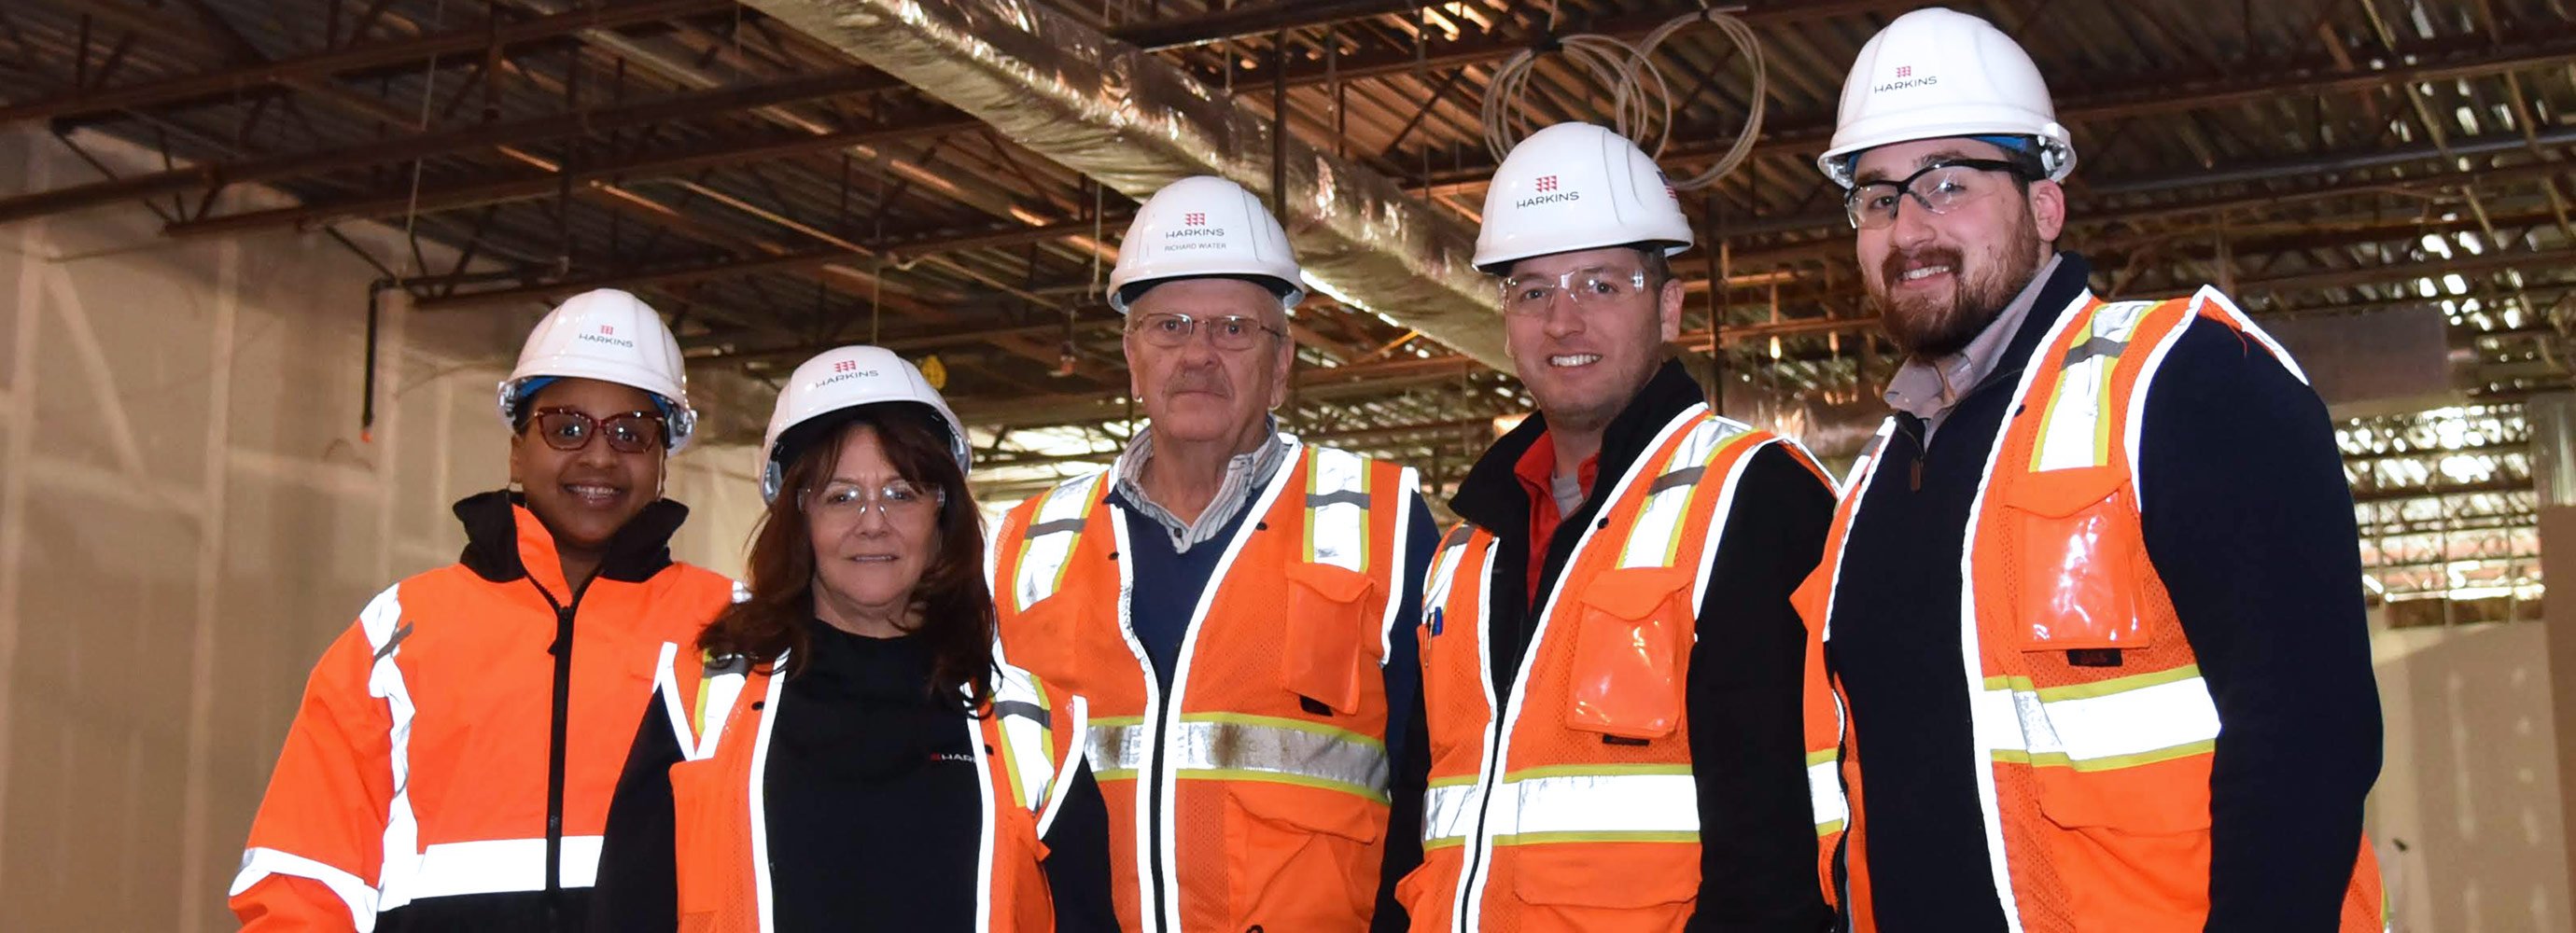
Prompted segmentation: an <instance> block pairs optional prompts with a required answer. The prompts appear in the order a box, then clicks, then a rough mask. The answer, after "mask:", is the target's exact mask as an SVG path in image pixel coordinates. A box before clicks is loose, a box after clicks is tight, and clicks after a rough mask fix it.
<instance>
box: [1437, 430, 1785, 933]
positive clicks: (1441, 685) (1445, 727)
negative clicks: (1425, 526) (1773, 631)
mask: <svg viewBox="0 0 2576 933" xmlns="http://www.w3.org/2000/svg"><path fill="white" fill-rule="evenodd" d="M1772 445H1779V446H1780V447H1781V448H1782V449H1784V450H1787V451H1789V452H1790V453H1791V454H1792V455H1794V456H1796V457H1797V458H1798V459H1799V460H1800V462H1803V463H1806V464H1807V465H1808V467H1809V469H1815V464H1814V462H1813V460H1812V459H1811V458H1809V457H1808V456H1807V454H1806V452H1805V451H1804V450H1802V449H1800V448H1799V447H1798V446H1797V444H1796V443H1794V442H1791V441H1788V440H1785V439H1783V438H1780V437H1778V436H1776V435H1773V434H1771V433H1769V432H1766V431H1757V430H1754V429H1753V428H1750V427H1747V426H1745V425H1743V424H1739V423H1736V422H1733V421H1729V420H1726V419H1724V418H1720V417H1717V416H1715V415H1712V414H1710V413H1709V412H1708V406H1706V405H1693V406H1691V407H1690V409H1688V410H1686V411H1684V412H1682V413H1681V414H1679V415H1677V416H1675V417H1674V418H1673V419H1672V420H1671V421H1669V422H1667V423H1666V424H1665V425H1664V427H1663V429H1662V431H1661V433H1659V434H1658V435H1657V436H1656V438H1655V440H1654V442H1653V443H1651V444H1649V445H1647V447H1646V451H1647V452H1646V453H1645V454H1644V455H1643V456H1640V457H1638V458H1637V460H1636V462H1635V463H1633V464H1631V465H1630V466H1629V467H1628V470H1627V472H1626V473H1624V474H1623V475H1621V476H1620V477H1619V481H1618V484H1617V485H1615V486H1612V487H1611V488H1610V492H1609V496H1608V499H1607V505H1605V506H1604V507H1603V508H1602V510H1601V512H1600V517H1599V519H1598V520H1596V521H1595V522H1593V524H1592V526H1591V527H1589V528H1586V529H1584V531H1583V535H1582V537H1581V538H1580V539H1579V540H1578V541H1577V542H1576V543H1575V546H1574V552H1573V553H1572V554H1571V555H1570V556H1568V557H1567V558H1566V562H1565V568H1566V569H1565V572H1564V574H1563V576H1562V578H1561V580H1562V582H1561V583H1560V584H1559V585H1558V586H1556V587H1555V588H1554V590H1553V591H1552V592H1551V594H1550V596H1549V597H1548V602H1547V605H1546V606H1545V607H1544V608H1543V610H1542V611H1540V612H1539V614H1538V619H1539V623H1538V628H1537V629H1536V630H1535V632H1534V633H1533V634H1532V635H1531V637H1530V639H1531V646H1530V648H1529V650H1528V653H1527V654H1526V655H1525V656H1524V657H1523V658H1522V660H1521V667H1520V673H1519V675H1518V676H1517V678H1516V679H1515V680H1514V681H1513V682H1512V686H1511V692H1510V695H1509V696H1507V697H1498V696H1497V691H1496V690H1495V689H1494V684H1493V680H1492V677H1491V675H1490V672H1491V670H1492V665H1491V664H1490V663H1489V661H1488V660H1487V658H1488V651H1489V648H1488V645H1487V643H1486V634H1487V633H1486V618H1485V606H1486V601H1487V599H1488V595H1489V590H1490V588H1491V587H1492V586H1493V585H1494V583H1493V565H1494V561H1495V558H1496V554H1497V552H1498V548H1497V547H1496V544H1497V541H1498V540H1499V539H1497V538H1496V537H1495V536H1494V534H1493V533H1492V532H1490V531H1487V530H1485V529H1483V528H1478V527H1475V526H1472V525H1461V526H1459V527H1458V528H1456V529H1453V530H1452V531H1451V532H1450V534H1449V536H1448V537H1447V538H1446V539H1445V540H1444V541H1443V542H1442V545H1441V550H1440V552H1439V554H1438V555H1436V556H1435V557H1434V558H1433V560H1432V565H1431V574H1430V577H1429V582H1428V585H1427V587H1426V589H1425V591H1424V596H1423V604H1424V605H1425V606H1427V607H1430V608H1429V609H1427V610H1426V612H1425V615H1424V621H1423V624H1422V632H1421V637H1420V639H1419V641H1420V644H1421V645H1422V670H1423V674H1422V681H1423V696H1424V700H1425V704H1426V707H1427V709H1426V710H1425V712H1426V713H1427V718H1428V721H1429V728H1430V734H1429V740H1430V743H1431V774H1430V778H1431V780H1430V790H1429V792H1428V794H1427V796H1426V799H1425V800H1424V803H1423V812H1424V816H1423V829H1422V838H1423V843H1422V847H1423V862H1422V866H1421V867H1420V868H1417V869H1415V870H1414V872H1413V873H1412V874H1410V875H1407V876H1405V879H1404V881H1403V883H1402V884H1401V886H1399V888H1398V889H1397V896H1398V897H1400V898H1402V899H1403V901H1404V903H1405V905H1406V909H1407V910H1408V911H1409V913H1410V915H1411V918H1412V922H1413V929H1414V930H1417V931H1432V930H1444V931H1457V933H1472V931H1478V930H1496V931H1502V933H1540V931H1560V930H1562V931H1585V930H1614V929H1615V930H1623V931H1656V930H1679V929H1681V928H1682V926H1683V925H1684V924H1685V923H1687V922H1688V921H1689V919H1690V917H1691V913H1692V911H1693V909H1694V908H1695V906H1696V904H1697V901H1698V897H1699V881H1700V877H1699V825H1700V823H1699V796H1698V788H1697V785H1696V784H1694V783H1693V781H1692V778H1691V754H1690V728H1689V722H1688V719H1689V717H1688V712H1687V705H1686V703H1685V701H1684V695H1683V691H1684V687H1685V685H1686V684H1687V683H1688V681H1689V674H1690V649H1691V645H1692V644H1693V643H1694V641H1695V640H1696V638H1697V634H1698V625H1697V622H1698V619H1699V610H1700V606H1701V604H1702V602H1703V601H1704V600H1705V599H1706V598H1707V596H1708V593H1707V592H1706V591H1707V587H1708V568H1709V564H1710V561H1711V560H1712V559H1713V558H1714V557H1715V556H1716V554H1717V548H1718V540H1719V538H1720V536H1721V530H1722V529H1723V528H1724V527H1725V517H1726V515H1727V514H1728V511H1729V510H1730V509H1731V508H1732V506H1733V502H1734V497H1735V493H1736V489H1737V486H1738V483H1739V481H1740V480H1741V479H1742V477H1743V473H1744V468H1745V466H1746V465H1747V464H1749V463H1751V462H1752V461H1753V455H1754V454H1755V453H1757V452H1759V451H1760V450H1761V449H1762V448H1764V447H1768V446H1772ZM1817 478H1818V481H1819V482H1822V481H1824V478H1823V474H1822V472H1821V471H1818V474H1817ZM1721 596H1722V594H1721ZM1498 699H1499V700H1500V701H1501V709H1502V716H1501V720H1500V724H1499V725H1497V720H1496V716H1495V708H1496V702H1497V700H1498Z"/></svg>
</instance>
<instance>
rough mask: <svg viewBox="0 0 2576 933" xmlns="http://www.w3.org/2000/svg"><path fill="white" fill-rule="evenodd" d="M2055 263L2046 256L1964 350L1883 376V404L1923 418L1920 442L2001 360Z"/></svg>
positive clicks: (1926, 439)
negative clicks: (1887, 377) (2041, 263)
mask: <svg viewBox="0 0 2576 933" xmlns="http://www.w3.org/2000/svg"><path fill="white" fill-rule="evenodd" d="M2057 263H2058V257H2056V256H2054V255H2052V256H2050V257H2048V263H2047V264H2046V265H2043V266H2040V267H2039V271H2038V272H2036V273H2034V274H2032V275H2031V277H2030V283H2029V284H2027V285H2023V286H2022V287H2021V294H2018V295H2014V296H2013V300H2012V302H2011V303H2009V304H2006V305H2004V310H2003V313H2001V314H1997V315H1995V320H1994V323H1991V324H1987V325H1986V329H1985V330H1983V331H1980V332H1978V334H1977V339H1975V340H1971V341H1968V346H1967V348H1966V349H1963V350H1960V351H1959V352H1957V353H1953V354H1950V355H1949V356H1945V357H1942V358H1940V359H1937V360H1932V361H1929V362H1926V361H1924V360H1921V359H1907V360H1906V361H1905V365H1903V366H1900V367H1897V370H1896V375H1895V376H1893V377H1891V378H1889V379H1888V380H1887V391H1886V392H1883V393H1880V397H1881V398H1885V399H1886V400H1887V404H1888V407H1890V408H1894V409H1896V410H1897V411H1901V412H1904V413H1906V414H1909V415H1913V416H1914V417H1917V418H1921V419H1923V442H1924V443H1925V444H1930V443H1931V442H1932V432H1934V431H1937V430H1940V428H1941V420H1942V419H1944V418H1947V417H1949V415H1950V409H1951V408H1954V407H1956V406H1957V405H1958V404H1959V397H1960V396H1962V395H1965V394H1967V393H1968V391H1969V390H1971V389H1974V388H1976V387H1977V384H1978V383H1981V382H1984V381H1986V377H1988V376H1992V375H1994V374H1995V370H1996V368H1998V367H2001V366H2002V365H2003V362H2004V360H2003V356H2004V350H2005V349H2006V348H2008V347H2010V346H2012V339H2013V335H2015V334H2018V333H2021V325H2022V323H2023V322H2025V321H2028V320H2029V319H2030V310H2031V305H2032V304H2034V303H2036V302H2038V301H2039V290H2040V288H2041V287H2042V286H2044V285H2047V284H2048V279H2049V277H2050V276H2053V275H2056V274H2057Z"/></svg>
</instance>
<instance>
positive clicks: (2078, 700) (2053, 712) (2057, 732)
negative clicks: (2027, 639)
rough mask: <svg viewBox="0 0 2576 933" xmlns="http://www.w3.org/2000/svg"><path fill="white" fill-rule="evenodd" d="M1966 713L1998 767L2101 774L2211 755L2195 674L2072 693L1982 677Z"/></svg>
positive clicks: (2207, 712) (2209, 726) (2212, 706)
mask: <svg viewBox="0 0 2576 933" xmlns="http://www.w3.org/2000/svg"><path fill="white" fill-rule="evenodd" d="M1985 687H1986V689H1985V690H1983V691H1982V692H1980V693H1979V694H1978V695H1977V697H1976V701H1975V702H1974V703H1972V704H1971V705H1970V707H1969V712H1970V720H1971V722H1972V724H1973V726H1974V728H1975V731H1976V736H1977V741H1978V744H1979V745H1980V746H1982V747H1984V748H1985V749H1987V751H1988V753H1989V754H1990V755H1992V757H1993V758H1994V760H1996V761H2004V762H2012V763H2016V764H2030V765H2035V766H2039V767H2051V766H2055V767H2071V768H2074V769H2075V770H2077V771H2107V770H2110V769H2113V768H2125V767H2130V766H2133V765H2143V764H2153V763H2156V762H2159V761H2169V760H2172V759H2175V758H2182V757H2187V756H2190V755H2196V754H2200V753H2202V752H2206V751H2210V750H2212V749H2214V748H2215V747H2216V746H2217V742H2218V705H2217V703H2216V702H2215V701H2213V700H2212V699H2211V698H2210V696H2209V684H2208V682H2206V681H2204V680H2202V679H2201V677H2200V667H2199V665H2195V664H2186V665H2183V666H2181V667H2177V668H2174V669H2172V670H2168V671H2159V672H2156V673H2152V674H2140V675H2137V676H2135V677H2123V678H2120V679H2118V680H2106V681H2101V682H2097V683H2089V684H2079V685H2075V686H2070V687H2047V688H2034V687H2033V686H2032V685H2031V683H2030V681H2029V680H2027V679H2024V678H2006V677H1988V678H1986V681H1985Z"/></svg>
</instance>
